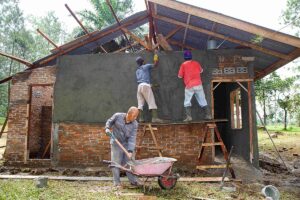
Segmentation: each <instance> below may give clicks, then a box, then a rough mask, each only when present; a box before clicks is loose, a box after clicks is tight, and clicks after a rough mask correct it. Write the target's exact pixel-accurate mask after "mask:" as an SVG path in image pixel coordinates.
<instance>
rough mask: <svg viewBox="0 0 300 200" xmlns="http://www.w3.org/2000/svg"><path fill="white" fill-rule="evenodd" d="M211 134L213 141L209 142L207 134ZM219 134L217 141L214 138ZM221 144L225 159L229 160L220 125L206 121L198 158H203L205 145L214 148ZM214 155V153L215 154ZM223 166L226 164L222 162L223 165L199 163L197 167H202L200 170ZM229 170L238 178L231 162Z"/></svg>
mask: <svg viewBox="0 0 300 200" xmlns="http://www.w3.org/2000/svg"><path fill="white" fill-rule="evenodd" d="M209 134H211V142H207V141H206V140H207V136H208V135H209ZM215 135H216V136H217V141H215V139H214V136H215ZM218 145H219V146H221V149H222V152H223V155H224V159H225V161H226V162H228V152H227V149H226V147H225V145H224V142H223V140H222V138H221V136H220V132H219V130H218V127H217V125H216V123H213V122H212V123H211V122H209V123H206V126H205V129H204V137H203V140H202V141H201V144H200V150H199V156H198V159H199V161H200V160H201V158H202V155H203V151H204V148H205V147H213V148H212V149H213V150H214V148H215V146H218ZM213 157H214V155H213ZM222 168H224V169H225V168H226V164H221V165H198V166H197V167H196V169H200V170H205V169H222ZM229 171H230V173H231V177H232V178H236V177H235V174H234V171H233V169H232V166H231V164H229Z"/></svg>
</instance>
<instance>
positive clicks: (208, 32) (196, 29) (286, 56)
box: [153, 15, 289, 60]
mask: <svg viewBox="0 0 300 200" xmlns="http://www.w3.org/2000/svg"><path fill="white" fill-rule="evenodd" d="M153 17H154V18H155V19H159V20H162V21H165V22H169V23H172V24H175V25H178V26H183V27H188V29H191V30H193V31H196V32H200V33H204V34H207V35H211V36H214V37H217V38H221V39H223V40H227V41H230V42H233V43H236V44H240V45H243V46H246V47H250V48H252V49H255V50H258V51H261V52H263V53H266V54H269V55H272V56H275V57H279V58H283V59H286V60H288V59H289V56H288V55H285V54H282V53H279V52H276V51H273V50H270V49H266V48H263V47H261V46H258V45H255V44H252V43H249V42H244V41H241V40H237V39H234V38H231V37H227V36H225V35H222V34H219V33H215V32H212V31H209V30H206V29H203V28H199V27H196V26H192V25H188V26H187V25H186V24H185V23H183V22H179V21H177V20H175V19H171V18H168V17H163V16H160V15H154V16H153Z"/></svg>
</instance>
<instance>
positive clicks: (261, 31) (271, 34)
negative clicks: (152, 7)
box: [148, 0, 300, 47]
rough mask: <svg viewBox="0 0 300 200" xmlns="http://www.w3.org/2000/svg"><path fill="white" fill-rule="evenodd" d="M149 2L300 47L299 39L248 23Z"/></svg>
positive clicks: (165, 1)
mask: <svg viewBox="0 0 300 200" xmlns="http://www.w3.org/2000/svg"><path fill="white" fill-rule="evenodd" d="M148 1H149V2H152V3H155V4H159V5H162V6H166V7H168V8H172V9H175V10H178V11H181V12H185V13H188V14H191V15H194V16H197V17H200V18H204V19H207V20H210V21H214V22H217V23H220V24H224V25H227V26H230V27H233V28H236V29H239V30H243V31H246V32H249V33H252V34H255V35H260V36H262V37H264V38H269V39H271V40H274V41H278V42H282V43H284V44H289V45H291V46H295V47H300V39H299V38H297V37H294V36H290V35H286V34H283V33H280V32H278V31H274V30H271V29H267V28H264V27H261V26H258V25H255V24H251V23H249V22H245V21H242V20H239V19H235V18H232V17H229V16H225V15H222V14H219V13H216V12H212V11H209V10H206V9H203V8H199V7H195V6H192V5H188V4H184V3H180V2H177V1H173V0H148Z"/></svg>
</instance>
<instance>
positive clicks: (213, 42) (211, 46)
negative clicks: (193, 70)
mask: <svg viewBox="0 0 300 200" xmlns="http://www.w3.org/2000/svg"><path fill="white" fill-rule="evenodd" d="M216 47H217V41H216V40H208V41H207V49H216Z"/></svg>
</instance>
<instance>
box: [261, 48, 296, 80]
mask: <svg viewBox="0 0 300 200" xmlns="http://www.w3.org/2000/svg"><path fill="white" fill-rule="evenodd" d="M299 56H300V48H297V49H296V50H294V51H292V52H291V53H290V54H289V57H290V59H289V60H284V59H281V60H279V61H277V62H275V63H273V64H271V65H270V66H268V67H267V68H265V69H264V70H261V71H258V72H256V76H255V80H258V79H261V78H263V77H265V76H266V75H268V74H269V73H272V72H273V71H275V70H276V69H278V68H280V67H281V66H283V65H285V64H287V63H289V62H291V61H292V60H294V59H296V58H298V57H299Z"/></svg>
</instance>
